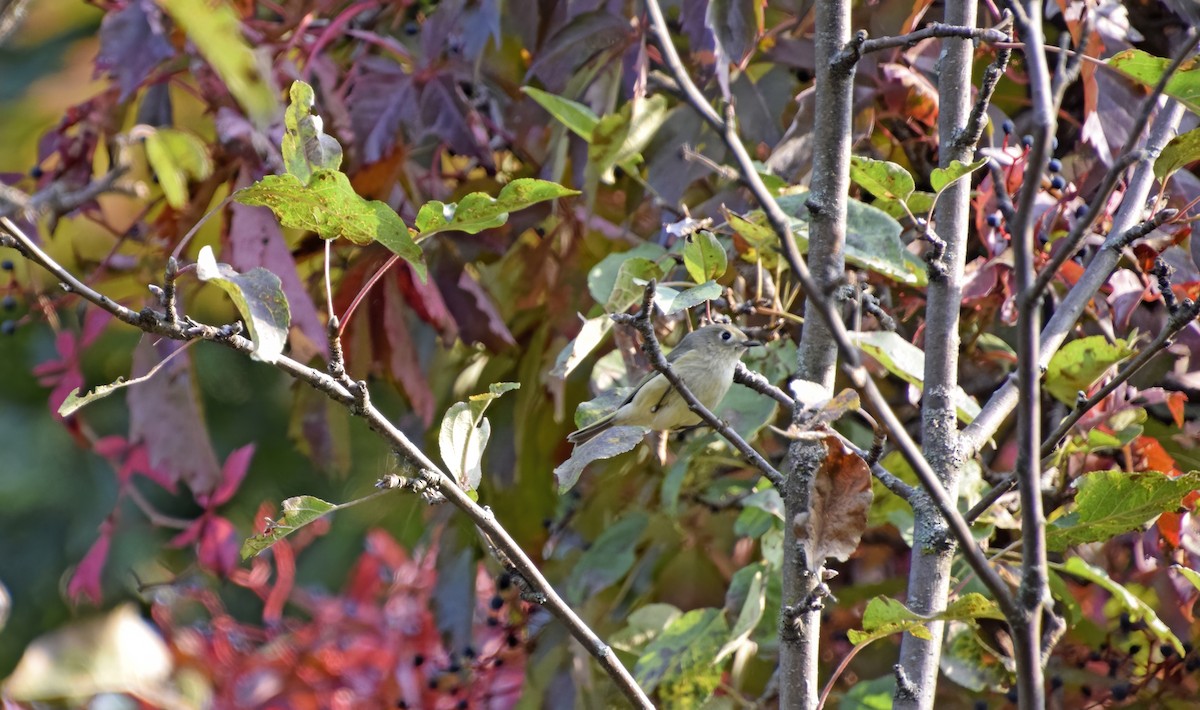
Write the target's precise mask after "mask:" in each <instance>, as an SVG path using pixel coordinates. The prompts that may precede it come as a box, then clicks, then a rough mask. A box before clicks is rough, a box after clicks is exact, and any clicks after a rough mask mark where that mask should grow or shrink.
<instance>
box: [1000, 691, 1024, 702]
mask: <svg viewBox="0 0 1200 710" xmlns="http://www.w3.org/2000/svg"><path fill="white" fill-rule="evenodd" d="M1020 697H1021V694H1020V693H1019V692H1017V689H1016V688H1009V689H1008V692H1007V693H1005V694H1004V698H1005V699H1006V700H1008V702H1010V703H1015V702H1017V699H1018V698H1020Z"/></svg>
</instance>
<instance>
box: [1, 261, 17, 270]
mask: <svg viewBox="0 0 1200 710" xmlns="http://www.w3.org/2000/svg"><path fill="white" fill-rule="evenodd" d="M14 268H15V267H14V266H13V263H12V259H5V260H4V261H0V269H4V270H5V271H12V270H13V269H14Z"/></svg>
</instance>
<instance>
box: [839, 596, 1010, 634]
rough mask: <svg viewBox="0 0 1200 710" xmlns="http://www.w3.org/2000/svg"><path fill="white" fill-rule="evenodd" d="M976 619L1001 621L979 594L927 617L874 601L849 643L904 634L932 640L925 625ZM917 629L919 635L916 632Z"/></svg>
mask: <svg viewBox="0 0 1200 710" xmlns="http://www.w3.org/2000/svg"><path fill="white" fill-rule="evenodd" d="M975 619H994V620H997V621H1003V620H1004V614H1002V613H1001V612H1000V608H999V607H997V606H996V602H994V601H992V600H991V599H988V598H987V597H985V596H983V595H982V594H978V593H976V592H971V593H969V594H964V595H962V596H961V597H959V598H957V599H955V600H954V601H952V602H950V603H949V604H947V605H946V610H945V611H942V612H940V613H937V614H931V615H929V616H921V615H920V614H917V613H914V612H913V611H912V610H910V609H909V608H908V607H906V606H904V604H902V603H900V602H899V601H897V600H895V599H892V598H891V597H876V598H875V599H872V600H871V601H870V602H868V603H867V608H866V611H864V612H863V630H862V631H851V632H850V634H849V636H850V642H851V643H853V644H855V645H856V646H857V645H859V644H860V643H863V642H869V641H874V640H876V639H879V638H883V637H884V636H890V635H892V634H895V633H900V632H902V631H906V632H908V633H911V634H912V635H913V636H916V637H918V638H931V637H929V636H928V634H929V629H927V628H926V627H925V624H927V623H929V622H931V621H974V620H975ZM917 629H919V631H918V630H917Z"/></svg>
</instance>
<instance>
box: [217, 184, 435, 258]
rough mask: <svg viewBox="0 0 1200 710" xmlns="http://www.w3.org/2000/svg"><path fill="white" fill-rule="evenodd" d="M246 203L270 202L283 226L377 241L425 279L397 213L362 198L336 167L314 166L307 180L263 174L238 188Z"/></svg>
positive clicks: (362, 241) (417, 253)
mask: <svg viewBox="0 0 1200 710" xmlns="http://www.w3.org/2000/svg"><path fill="white" fill-rule="evenodd" d="M234 198H235V199H236V200H237V201H238V202H241V203H242V204H244V205H259V206H262V207H270V208H271V211H272V212H274V213H275V216H276V217H277V218H278V219H279V221H280V223H281V224H283V226H285V227H291V228H292V229H306V230H309V231H312V232H316V233H317V234H318V235H320V236H321V238H322V239H337V238H338V237H345V238H346V239H349V240H350V241H352V242H354V243H355V244H370V243H371V242H376V241H377V242H379V243H380V244H382V245H384V246H385V247H387V248H388V249H390V250H391V251H392V253H393V254H396V255H397V256H399V257H400V258H402V259H404V260H405V261H407V262H408V263H409V264H411V265H412V267H413V269H414V270H416V272H417V275H418V276H420V277H421V280H422V281H424V280H425V259H424V257H423V256H422V255H421V248H420V247H418V246H417V244H416V242H414V241H413V238H412V235H411V234H410V233H409V231H408V227H407V226H405V224H404V222H403V220H401V219H400V216H399V215H397V214H396V212H395V211H394V210H392V208H391V207H388V206H387V204H385V203H383V202H380V201H378V200H366V199H363V198H362V197H361V196H359V195H358V193H356V192H355V191H354V188H353V187H351V186H350V179H349V178H347V177H346V175H345V174H344V173H340V172H338V171H336V170H325V169H319V170H314V171H313V175H312V179H311V180H310V181H309V183H308V184H305V183H303V182H301V181H300V179H299V178H297V177H296V176H295V175H290V174H288V175H267V176H266V177H264V178H263V179H262V180H259V181H258V182H256V183H255V184H253V185H251V186H249V187H246V188H243V189H241V190H239V191H238V192H237V193H236V194H235V196H234Z"/></svg>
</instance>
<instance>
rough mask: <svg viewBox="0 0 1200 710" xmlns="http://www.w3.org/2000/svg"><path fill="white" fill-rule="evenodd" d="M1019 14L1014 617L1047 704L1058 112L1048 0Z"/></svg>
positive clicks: (1028, 686) (1016, 643)
mask: <svg viewBox="0 0 1200 710" xmlns="http://www.w3.org/2000/svg"><path fill="white" fill-rule="evenodd" d="M1014 13H1015V15H1016V22H1017V27H1018V28H1019V30H1020V33H1021V39H1022V41H1024V43H1025V52H1024V54H1025V65H1026V68H1027V75H1028V79H1029V94H1030V99H1031V101H1032V109H1033V111H1032V113H1033V121H1032V130H1033V147H1032V148H1031V150H1030V151H1029V155H1028V163H1027V164H1026V167H1025V176H1024V182H1023V184H1022V185H1021V191H1020V193H1019V195H1020V196H1019V198H1018V201H1017V205H1016V214H1015V215H1014V219H1013V220H1012V221H1011V222H1010V223H1009V234H1011V235H1012V249H1013V271H1014V272H1015V274H1014V275H1015V276H1016V284H1017V388H1018V401H1017V463H1016V472H1017V485H1018V487H1019V489H1020V496H1021V540H1022V557H1021V586H1020V591H1019V593H1018V595H1017V602H1018V604H1017V606H1018V616H1017V618H1010V619H1009V620H1008V622H1009V625H1010V627H1011V628H1012V632H1013V649H1014V656H1015V657H1016V662H1017V690H1018V699H1019V703H1020V707H1022V708H1042V707H1045V703H1046V694H1045V682H1044V674H1043V669H1042V664H1041V658H1042V654H1041V646H1042V610H1043V609H1050V608H1051V599H1050V584H1049V579H1048V577H1047V574H1048V571H1047V566H1046V563H1047V558H1046V530H1045V524H1046V517H1045V514H1044V512H1043V510H1042V487H1041V481H1042V461H1041V454H1040V451H1041V442H1042V429H1041V414H1042V406H1041V404H1042V403H1041V399H1042V397H1041V394H1042V386H1041V385H1042V382H1041V371H1040V368H1039V366H1038V359H1039V358H1038V346H1039V343H1038V331H1039V330H1040V325H1041V318H1040V311H1041V298H1040V297H1039V295H1038V293H1037V291H1036V289H1035V288H1034V284H1035V282H1036V281H1037V270H1036V266H1035V265H1034V262H1033V249H1034V238H1035V235H1034V231H1035V230H1034V226H1035V225H1034V212H1033V207H1034V201H1035V200H1036V199H1037V194H1038V191H1039V190H1040V189H1041V177H1042V174H1043V173H1044V172H1045V170H1046V165H1047V164H1048V163H1049V161H1050V145H1051V141H1052V139H1053V138H1054V132H1055V128H1056V126H1057V118H1056V116H1055V110H1054V109H1055V107H1054V93H1053V90H1052V89H1051V81H1050V67H1049V66H1048V64H1047V62H1046V53H1045V49H1044V46H1043V44H1044V43H1043V38H1042V23H1041V17H1042V3H1041V1H1040V0H1028V1H1027V2H1026V4H1025V7H1024V8H1023V9H1022V8H1020V7H1016V8H1014Z"/></svg>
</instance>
